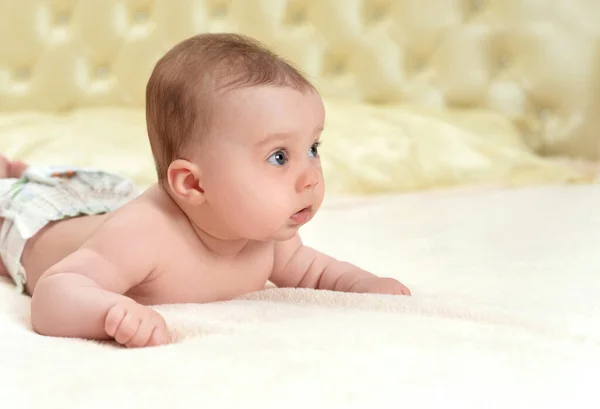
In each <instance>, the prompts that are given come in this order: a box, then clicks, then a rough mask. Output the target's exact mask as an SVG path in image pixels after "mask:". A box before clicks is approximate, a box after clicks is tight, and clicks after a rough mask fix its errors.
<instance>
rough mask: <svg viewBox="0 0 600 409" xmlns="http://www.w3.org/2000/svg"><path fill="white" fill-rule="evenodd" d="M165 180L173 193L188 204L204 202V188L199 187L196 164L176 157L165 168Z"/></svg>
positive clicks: (198, 173)
mask: <svg viewBox="0 0 600 409" xmlns="http://www.w3.org/2000/svg"><path fill="white" fill-rule="evenodd" d="M167 181H168V183H169V187H170V188H171V191H172V192H173V194H174V195H175V196H176V197H177V198H178V199H179V200H182V201H184V202H186V203H188V204H190V205H199V204H202V203H203V202H204V189H202V188H201V187H200V168H199V167H198V165H196V164H194V163H192V162H190V161H188V160H185V159H177V160H174V161H173V162H171V164H170V165H169V168H168V169H167Z"/></svg>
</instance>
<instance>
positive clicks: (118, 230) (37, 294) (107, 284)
mask: <svg viewBox="0 0 600 409" xmlns="http://www.w3.org/2000/svg"><path fill="white" fill-rule="evenodd" d="M136 208H137V209H136ZM147 212H148V209H145V208H139V206H137V205H133V206H131V205H130V206H129V208H122V209H120V210H119V213H117V214H115V215H114V216H113V217H112V218H111V219H109V220H107V221H106V223H104V224H103V225H102V226H101V227H100V228H99V229H98V230H97V231H96V232H95V233H94V235H93V236H92V237H91V238H90V240H89V241H88V242H86V243H85V244H84V245H83V246H82V247H81V249H79V250H78V251H76V252H74V253H72V254H71V255H69V256H67V257H65V258H64V259H63V260H62V261H60V262H58V263H57V264H55V265H54V266H52V267H51V268H50V269H48V271H46V272H45V273H44V274H43V275H42V276H41V277H40V280H39V281H38V283H37V285H36V287H35V290H34V292H33V295H32V300H31V322H32V326H33V328H34V330H35V331H36V332H38V333H40V334H42V335H49V336H57V337H76V338H86V339H98V340H100V339H110V338H114V339H115V340H116V341H117V342H119V343H121V344H124V345H126V346H145V345H158V344H163V343H166V342H167V339H166V338H167V328H166V324H165V323H164V320H163V319H162V317H161V316H160V315H159V314H158V313H156V312H154V311H153V310H151V309H150V308H148V307H146V306H143V305H140V304H138V303H136V302H135V301H134V300H132V299H131V298H129V297H126V296H124V295H123V294H125V293H126V292H127V291H128V290H129V289H131V288H132V287H134V286H136V285H137V284H139V283H140V282H142V281H143V280H144V279H145V278H146V277H147V276H148V274H149V273H150V272H151V271H152V269H153V260H154V259H153V258H151V257H150V256H151V255H152V254H156V253H155V252H154V250H153V249H152V242H151V238H152V237H155V236H154V235H148V231H147V226H148V224H147V223H146V222H144V219H146V218H147V217H144V216H145V215H147Z"/></svg>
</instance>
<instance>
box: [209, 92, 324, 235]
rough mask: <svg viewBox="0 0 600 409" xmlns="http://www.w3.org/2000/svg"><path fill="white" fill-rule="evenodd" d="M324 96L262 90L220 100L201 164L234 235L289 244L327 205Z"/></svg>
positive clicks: (213, 202) (216, 211) (219, 213)
mask: <svg viewBox="0 0 600 409" xmlns="http://www.w3.org/2000/svg"><path fill="white" fill-rule="evenodd" d="M324 120H325V110H324V107H323V103H322V100H321V98H320V96H319V95H318V93H316V92H314V91H306V92H304V93H302V92H300V91H297V90H294V89H291V88H284V87H271V86H260V87H251V88H243V89H238V90H234V91H230V92H228V93H227V94H226V95H224V96H223V97H222V98H220V99H219V100H218V105H217V107H216V115H215V118H214V123H213V126H212V128H211V133H210V135H209V136H208V138H207V141H206V144H204V149H203V153H202V154H201V155H202V158H201V159H200V163H202V165H201V166H202V173H203V188H204V191H205V197H206V200H207V202H208V204H209V205H210V206H211V207H212V209H213V213H214V214H215V215H216V216H217V217H218V218H220V220H219V223H220V224H221V223H222V224H223V225H224V226H225V228H226V230H227V232H228V234H230V235H235V236H240V237H244V238H249V239H254V240H273V239H274V240H285V239H288V238H291V237H293V235H294V234H295V233H296V232H297V230H298V228H299V227H300V226H301V225H302V224H304V223H306V222H307V221H308V220H310V219H311V218H312V217H313V216H314V214H315V213H316V211H317V210H318V209H319V207H320V206H321V203H322V201H323V196H324V180H323V172H322V169H321V160H320V158H319V154H318V142H319V139H320V136H321V131H322V130H323V124H324Z"/></svg>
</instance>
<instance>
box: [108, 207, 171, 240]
mask: <svg viewBox="0 0 600 409" xmlns="http://www.w3.org/2000/svg"><path fill="white" fill-rule="evenodd" d="M106 224H107V225H108V226H107V227H108V228H109V229H110V230H117V231H118V232H119V234H123V235H126V236H131V235H135V236H138V237H143V238H144V240H145V241H151V240H157V239H158V238H160V237H164V236H165V235H166V234H168V233H169V232H173V223H171V221H170V218H169V216H168V215H167V214H166V213H165V212H164V211H163V210H162V209H160V207H158V206H156V204H154V203H153V202H152V201H151V200H148V199H147V198H145V197H143V196H142V197H139V198H136V199H134V200H132V201H131V202H128V203H126V204H124V205H123V206H121V207H120V208H119V209H117V210H116V211H115V212H114V213H113V214H112V215H111V217H110V218H109V220H108V221H107V222H106Z"/></svg>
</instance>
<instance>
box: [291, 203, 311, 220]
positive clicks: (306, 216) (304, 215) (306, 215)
mask: <svg viewBox="0 0 600 409" xmlns="http://www.w3.org/2000/svg"><path fill="white" fill-rule="evenodd" d="M311 216H312V206H306V207H305V208H304V209H302V210H300V211H297V212H296V213H294V214H293V215H291V216H290V219H292V221H293V222H294V223H297V224H302V223H306V222H307V221H308V220H310V217H311Z"/></svg>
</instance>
